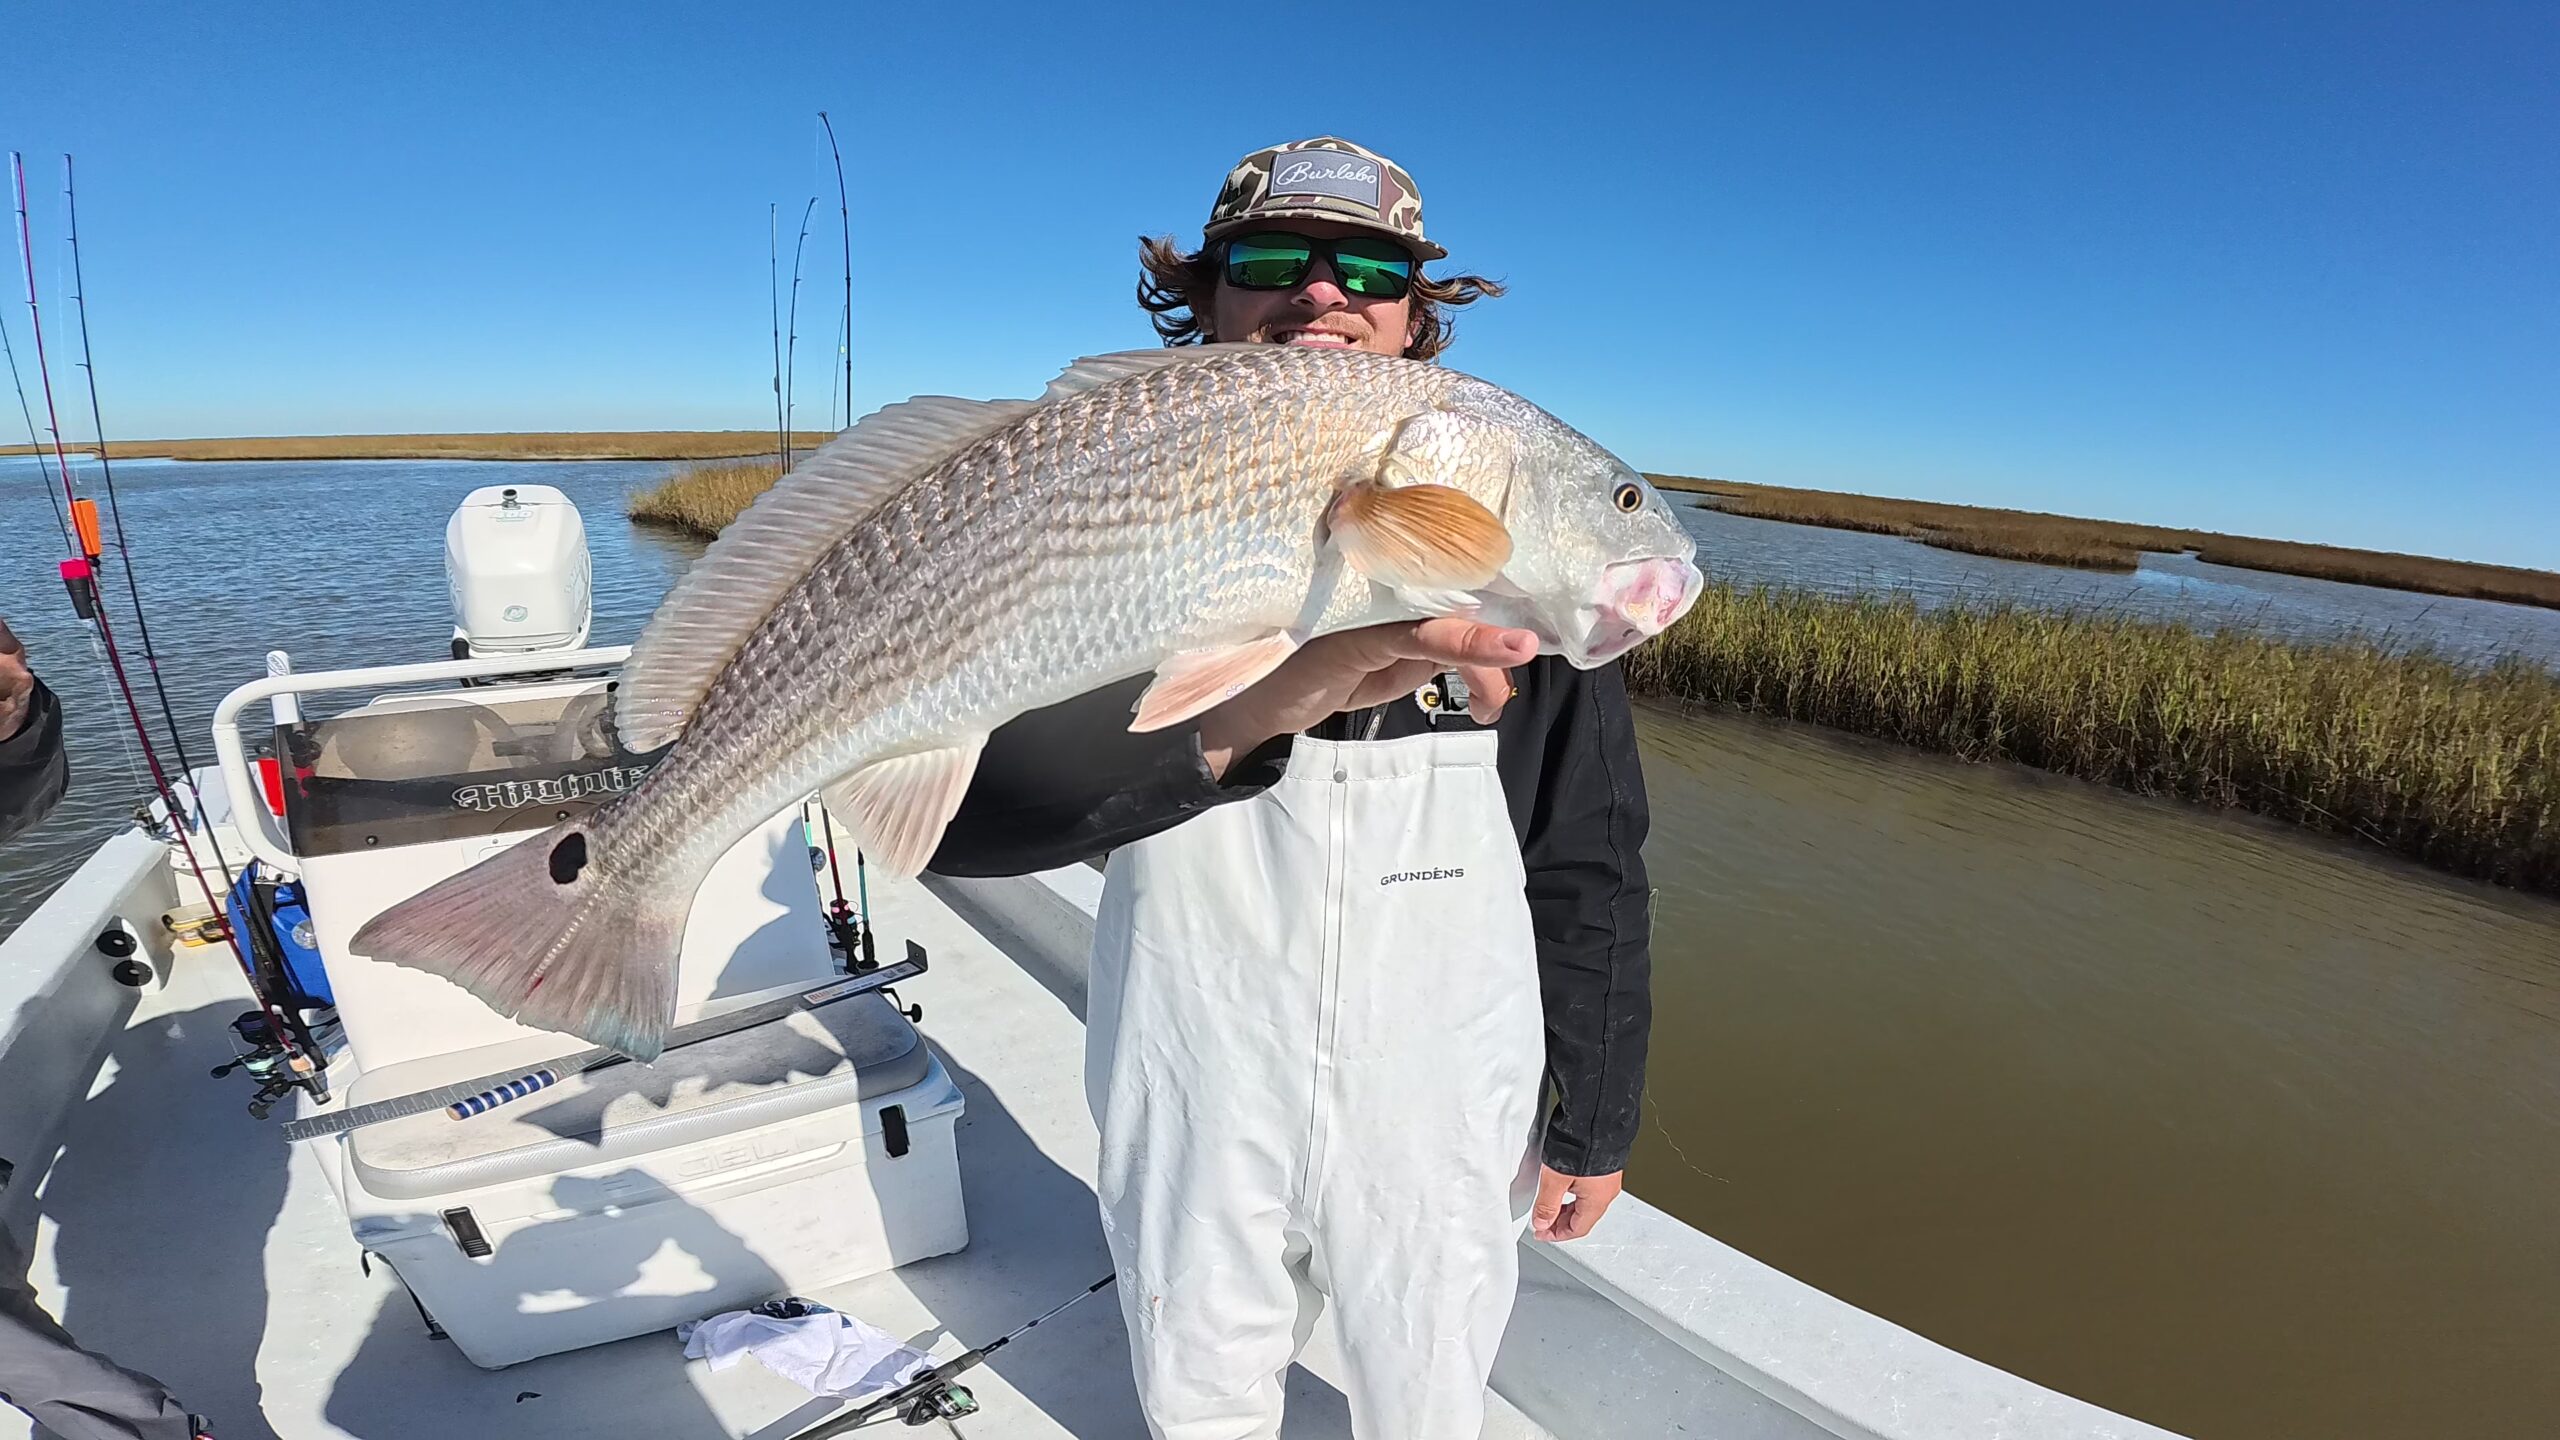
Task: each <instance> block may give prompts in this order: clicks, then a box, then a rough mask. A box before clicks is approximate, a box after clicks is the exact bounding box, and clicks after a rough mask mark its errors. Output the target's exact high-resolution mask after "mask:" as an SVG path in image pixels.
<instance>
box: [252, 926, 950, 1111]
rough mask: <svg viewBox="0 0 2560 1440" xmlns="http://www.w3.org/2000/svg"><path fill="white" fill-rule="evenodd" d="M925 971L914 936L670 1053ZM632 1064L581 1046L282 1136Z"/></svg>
mask: <svg viewBox="0 0 2560 1440" xmlns="http://www.w3.org/2000/svg"><path fill="white" fill-rule="evenodd" d="M924 972H925V954H924V947H923V946H921V945H918V944H917V943H916V942H914V941H913V940H910V941H908V942H907V958H906V959H904V960H901V961H898V962H897V963H896V964H894V965H883V966H881V967H880V968H879V969H877V970H865V971H864V972H862V973H861V974H859V975H848V976H846V977H844V978H843V979H841V980H830V981H828V982H827V983H826V984H824V985H820V986H817V987H815V988H813V989H809V990H803V991H801V992H800V993H799V994H797V995H785V996H783V997H782V998H781V999H778V1000H767V1001H765V1002H763V1003H762V1004H757V1005H749V1006H745V1007H743V1008H741V1009H737V1010H730V1011H726V1012H723V1013H721V1014H718V1015H709V1016H705V1017H703V1018H702V1019H700V1020H695V1021H692V1022H690V1023H688V1024H684V1025H679V1026H677V1027H676V1028H675V1029H673V1030H671V1031H669V1032H667V1047H666V1048H667V1050H669V1051H675V1050H681V1049H683V1048H684V1047H685V1046H687V1045H699V1044H701V1043H702V1042H703V1041H705V1040H717V1039H719V1038H720V1037H721V1036H723V1035H735V1034H737V1033H738V1032H739V1031H741V1030H752V1029H754V1028H755V1027H757V1026H759V1025H770V1024H772V1023H773V1022H774V1021H776V1020H779V1019H781V1018H783V1017H784V1016H786V1015H792V1014H796V1013H798V1012H800V1011H802V1010H815V1009H817V1008H819V1007H820V1006H823V1005H833V1004H835V1003H836V1002H838V1001H840V1000H850V999H852V998H853V997H855V996H857V995H869V994H871V993H873V992H874V991H877V990H884V989H887V988H888V987H889V986H892V985H895V984H897V983H899V982H900V981H902V980H913V979H914V978H916V977H917V976H919V975H922V974H923V973H924ZM630 1061H631V1057H630V1056H628V1055H625V1054H623V1053H622V1052H621V1051H619V1050H608V1049H606V1048H604V1047H603V1046H597V1047H595V1048H594V1049H591V1050H581V1051H579V1052H577V1053H576V1054H574V1055H563V1056H561V1057H560V1058H559V1059H557V1060H548V1061H544V1062H541V1063H540V1064H535V1065H529V1066H521V1067H518V1068H515V1069H509V1070H501V1071H498V1072H497V1073H495V1074H492V1075H482V1076H479V1077H477V1078H475V1079H470V1080H457V1081H455V1082H454V1083H453V1084H451V1085H439V1086H437V1087H436V1088H435V1089H433V1090H421V1091H418V1092H417V1093H416V1094H413V1095H400V1096H395V1097H393V1098H392V1099H389V1100H376V1101H373V1102H372V1103H370V1104H366V1105H354V1106H349V1107H348V1108H347V1109H344V1110H339V1111H334V1112H332V1113H330V1114H327V1115H314V1116H311V1117H310V1118H308V1119H304V1120H288V1121H286V1122H285V1124H284V1138H285V1139H286V1140H288V1141H292V1140H317V1139H319V1138H320V1137H321V1136H324V1135H343V1134H345V1133H347V1132H348V1131H350V1130H361V1129H363V1128H364V1127H365V1126H367V1125H379V1124H381V1123H383V1122H384V1121H386V1120H400V1119H405V1118H407V1117H409V1116H411V1115H423V1114H425V1113H427V1112H428V1111H430V1110H449V1111H451V1112H453V1116H454V1118H455V1119H457V1120H462V1119H468V1118H469V1117H471V1116H473V1115H478V1114H481V1113H483V1112H485V1111H489V1110H494V1109H496V1108H497V1107H499V1106H501V1105H504V1104H506V1103H507V1102H508V1101H510V1100H515V1099H520V1098H522V1097H523V1096H526V1095H531V1094H533V1093H534V1092H536V1091H539V1090H544V1089H548V1088H549V1087H551V1086H552V1085H554V1084H557V1083H558V1082H560V1081H562V1080H565V1079H567V1078H568V1077H570V1076H572V1075H585V1074H588V1073H590V1072H593V1071H597V1070H605V1069H610V1068H612V1067H613V1066H616V1065H625V1064H629V1063H630Z"/></svg>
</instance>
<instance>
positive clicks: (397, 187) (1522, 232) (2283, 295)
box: [0, 0, 2560, 567]
mask: <svg viewBox="0 0 2560 1440" xmlns="http://www.w3.org/2000/svg"><path fill="white" fill-rule="evenodd" d="M395 12H396V13H395ZM1368 17H1374V23H1371V22H1370V21H1369V19H1368ZM0 45H5V46H6V49H7V51H8V53H9V55H10V57H11V63H10V64H9V65H8V66H7V67H6V74H7V81H6V88H5V89H0V143H5V144H6V145H8V146H11V147H14V148H18V149H22V150H25V151H27V152H28V155H29V160H30V169H31V174H30V188H31V190H32V191H33V192H34V195H33V199H34V209H35V213H36V223H37V232H38V234H37V252H38V259H39V277H40V284H41V287H42V289H43V293H44V294H45V295H46V296H47V297H48V299H50V298H51V297H53V296H54V295H55V294H56V293H57V292H56V286H57V283H58V282H57V273H58V270H59V267H60V252H61V246H60V243H59V240H58V238H57V237H58V235H59V231H60V221H59V213H60V212H59V197H58V190H59V175H60V168H59V167H60V160H59V155H60V153H61V152H62V151H65V150H69V151H72V152H74V153H75V154H76V155H77V156H78V158H79V164H80V167H81V168H80V176H81V200H82V215H81V219H82V224H83V229H84V232H85V233H84V236H83V239H84V241H85V244H86V247H87V251H86V255H87V261H88V274H89V285H90V290H91V292H92V296H91V313H92V320H93V324H94V328H95V331H96V339H97V344H98V357H97V358H98V366H99V374H100V378H101V380H102V382H103V384H104V387H105V400H106V407H107V417H108V427H109V429H110V431H111V432H112V433H117V434H124V435H132V436H145V435H152V436H158V435H171V436H174V435H218V434H273V433H320V432H356V431H408V430H502V429H590V428H593V429H604V428H635V429H637V428H647V429H660V428H696V427H704V428H714V427H716V428H745V427H753V426H757V425H760V424H769V423H770V417H771V408H770V407H771V394H770V390H769V388H768V377H767V371H768V364H769V354H770V336H769V332H768V329H767V319H766V303H765V247H766V232H767V218H766V217H767V210H766V207H767V205H768V204H769V203H771V202H776V201H779V202H782V203H783V204H784V206H785V220H786V225H789V224H790V222H792V221H793V220H795V219H796V217H797V215H798V212H799V209H800V205H801V203H802V202H803V201H805V200H806V199H807V197H808V196H810V195H811V194H813V193H822V194H823V195H824V199H823V200H822V201H821V204H820V206H819V211H818V215H817V218H816V220H815V221H814V222H813V228H812V232H811V235H810V240H809V246H810V262H809V264H808V267H807V273H808V279H807V281H806V282H805V284H806V285H807V288H806V289H804V291H803V316H804V318H803V322H802V326H801V329H802V335H803V345H802V352H801V354H802V360H803V364H802V365H801V367H800V368H801V386H800V390H801V395H802V399H801V403H800V408H799V415H800V416H801V419H802V422H803V424H804V425H805V426H807V427H809V428H818V427H820V426H822V425H823V424H824V422H825V420H826V412H827V389H826V385H825V380H824V375H825V370H826V367H827V365H828V363H829V362H828V355H827V352H828V351H829V350H830V349H831V348H832V346H833V343H834V340H835V328H836V327H835V321H834V314H835V309H836V305H837V303H838V302H837V293H836V287H837V278H836V276H837V270H838V261H837V258H836V257H837V247H838V243H839V242H838V238H837V231H836V221H835V211H834V192H833V182H832V180H831V179H828V178H827V177H826V176H825V175H824V173H823V168H822V167H823V165H824V151H823V148H822V147H821V146H820V144H819V142H818V135H817V126H816V122H815V112H816V111H818V110H819V109H821V108H825V109H828V110H830V111H831V112H833V114H834V117H835V120H836V124H837V129H838V133H839V135H840V136H841V137H842V138H843V141H844V143H845V146H846V154H845V162H846V167H847V172H848V179H849V181H850V183H851V185H852V186H853V189H854V210H855V213H854V218H853V244H854V270H855V275H854V283H855V291H856V294H855V301H854V327H853V328H854V335H853V345H854V354H855V364H856V373H857V384H856V405H857V409H861V410H867V409H870V408H873V407H876V406H877V405H880V404H882V403H886V402H887V401H890V400H894V399H897V398H900V397H903V396H905V395H909V394H913V393H919V392H930V391H940V392H946V393H957V394H964V395H997V394H1023V393H1029V392H1031V391H1032V390H1034V389H1035V388H1036V387H1037V386H1038V385H1039V384H1040V383H1041V382H1042V381H1043V380H1044V379H1045V378H1046V376H1047V375H1049V374H1050V373H1052V372H1053V371H1055V370H1056V369H1057V368H1059V366H1060V365H1062V364H1063V363H1064V362H1065V361H1066V360H1068V359H1070V358H1072V357H1074V356H1075V355H1078V354H1082V353H1089V352H1093V351H1097V350H1106V349H1116V348H1123V347H1126V346H1131V345H1138V344H1145V343H1150V341H1151V338H1152V337H1151V335H1150V333H1149V331H1148V330H1147V329H1146V327H1145V325H1144V323H1143V317H1142V316H1141V315H1140V314H1139V312H1138V311H1137V310H1136V308H1135V307H1134V306H1133V305H1132V304H1131V302H1130V285H1131V282H1132V279H1133V277H1134V269H1133V264H1132V251H1133V242H1134V240H1135V238H1136V236H1137V235H1138V233H1139V232H1140V231H1141V230H1146V231H1153V232H1173V233H1176V234H1178V235H1183V236H1185V237H1186V238H1196V236H1197V233H1198V225H1199V223H1200V219H1201V217H1202V215H1203V213H1204V212H1205V211H1206V209H1207V207H1208V204H1209V201H1210V199H1211V198H1212V196H1213V195H1214V193H1215V190H1216V187H1217V183H1218V181H1219V179H1220V177H1221V176H1222V175H1223V174H1224V173H1225V170H1226V167H1227V166H1228V165H1229V164H1230V163H1231V162H1232V161H1233V160H1234V159H1235V157H1236V156H1238V155H1240V154H1241V153H1243V152H1244V151H1246V150H1249V149H1252V148H1254V147H1256V146H1259V145H1263V144H1267V143H1271V142H1273V141H1276V140H1280V139H1284V138H1293V137H1297V136H1303V135H1308V134H1315V133H1321V132H1328V131H1330V132H1335V133H1341V134H1345V135H1349V136H1351V137H1352V138H1354V139H1358V140H1361V141H1362V142H1364V143H1366V144H1369V145H1371V146H1373V147H1376V148H1378V149H1381V150H1384V151H1386V152H1387V153H1389V154H1390V155H1393V156H1395V157H1396V158H1397V159H1399V160H1400V161H1402V162H1403V163H1404V164H1406V165H1407V166H1408V167H1409V168H1410V169H1412V170H1413V171H1414V172H1415V174H1416V177H1417V179H1418V181H1419V182H1420V185H1421V187H1422V190H1423V193H1424V196H1425V199H1426V202H1427V216H1428V224H1429V227H1430V229H1431V231H1432V233H1433V234H1434V235H1435V237H1438V238H1440V239H1441V240H1442V241H1443V242H1444V243H1446V244H1448V245H1449V246H1450V248H1451V249H1452V251H1453V252H1454V255H1453V259H1452V262H1451V263H1452V264H1459V265H1463V266H1464V267H1465V268H1468V269H1473V270H1478V271H1481V272H1484V273H1487V274H1491V275H1495V276H1498V277H1501V278H1503V279H1505V280H1507V281H1509V282H1510V283H1511V285H1512V287H1513V293H1512V294H1511V295H1509V296H1507V297H1505V298H1504V299H1502V300H1499V301H1496V302H1492V303H1490V304H1488V305H1485V306H1483V307H1480V308H1479V309H1478V310H1477V311H1475V312H1474V313H1471V314H1469V315H1467V316H1466V317H1465V319H1464V320H1463V322H1462V323H1461V325H1460V334H1461V337H1462V338H1461V340H1460V343H1459V345H1458V347H1457V348H1456V350H1455V351H1454V352H1452V354H1451V355H1450V357H1449V358H1450V361H1451V363H1453V364H1455V365H1457V366H1458V367H1459V368H1462V369H1466V370H1469V371H1471V372H1473V373H1477V374H1481V375H1483V376H1485V377H1486V378H1488V379H1492V380H1495V381H1498V382H1500V383H1503V384H1506V385H1509V386H1511V387H1513V388H1514V389H1517V390H1519V391H1520V392H1522V393H1523V394H1526V395H1528V396H1529V397H1530V398H1532V399H1534V400H1536V401H1538V402H1539V403H1541V404H1543V405H1545V406H1546V407H1547V408H1548V409H1550V410H1553V411H1555V412H1556V413H1558V414H1560V415H1562V416H1563V417H1565V418H1566V419H1567V420H1569V421H1571V422H1573V423H1574V424H1576V425H1578V426H1580V427H1581V428H1583V429H1584V430H1586V431H1588V432H1589V433H1591V434H1592V435H1594V436H1595V437H1597V438H1599V439H1600V440H1601V441H1602V442H1603V443H1605V444H1607V445H1609V446H1610V447H1611V448H1613V449H1615V450H1616V451H1617V452H1618V453H1619V454H1621V455H1623V456H1624V457H1626V458H1627V459H1628V460H1629V461H1631V462H1633V463H1634V464H1636V465H1638V466H1640V467H1643V468H1646V469H1652V470H1661V471H1672V472H1684V473H1691V474H1714V475H1723V476H1730V477H1733V478H1737V479H1745V480H1757V481H1763V482H1770V483H1780V484H1801V485H1818V486H1826V487H1834V488H1842V489H1853V490H1863V491H1869V492H1873V493H1880V494H1892V495H1910V496H1921V497H1927V498H1935V499H1948V500H1964V501H1974V502H1982V503H1989V504H2000V505H2019V506H2028V507H2033V508H2040V509H2051V510H2059V511H2065V512H2070V513H2078V514H2090V515H2101V516H2108V517H2115V518H2124V519H2138V520H2148V521H2156V522H2163V523H2173V524H2185V525H2196V526H2203V527H2208V528H2216V529H2226V530H2232V531H2239V532H2245V533H2255V534H2268V535H2278V536H2285V537H2292V538H2305V539H2319V540H2328V541H2335V542H2339V543H2346V544H2355V545H2370V546H2379V547H2383V548H2391V549H2410V550H2418V551H2425V552H2431V553H2438V554H2450V555H2458V556H2463V557H2467V558H2476V559H2487V560H2499V561H2505V562H2509V563H2519V564H2531V565H2540V566H2546V567H2560V399H2555V397H2560V280H2555V276H2560V85H2556V84H2555V83H2554V82H2553V80H2552V79H2551V78H2550V77H2551V76H2552V75H2553V74H2554V73H2555V72H2560V7H2555V6H2552V5H2550V4H2548V3H2540V4H2519V5H2507V6H2502V5H2495V4H2471V3H2466V4H2462V5H2451V6H2445V5H2423V4H2407V5H2388V6H2386V5H2361V4H2336V3H2329V4H2250V5H2232V4H2218V5H2170V4H2154V3H2141V4H2121V5H2111V6H2082V5H2051V4H2016V5H2005V6H1970V7H1968V6H1954V5H1950V6H1914V5H1907V4H1875V5H1847V4H1842V5H1802V6H1767V5H1754V6H1747V7H1746V6H1724V5H1710V6H1667V7H1660V8H1644V7H1592V8H1587V9H1583V10H1579V11H1570V12H1569V11H1568V10H1567V9H1566V8H1565V7H1534V8H1531V7H1524V8H1521V9H1518V10H1507V9H1504V8H1502V7H1495V6H1474V7H1465V8H1460V7H1420V8H1417V7H1411V6H1386V5H1380V6H1376V7H1374V8H1372V9H1364V8H1363V7H1360V6H1358V5H1341V4H1336V5H1330V6H1312V7H1311V6H1303V5H1256V4H1252V3H1249V0H1225V3H1221V4H1213V5H1205V6H1167V5H1163V4H1160V3H1159V4H1152V5H1147V6H1131V7H1105V6H1087V5H1056V4H1050V5H1041V6H1025V7H1002V6H992V7H990V6H960V5H937V6H914V5H909V6H897V7H888V6H875V5H862V4H815V3H813V4H805V5H771V4H756V3H731V4H724V5H719V6H676V5H657V4H643V3H620V4H612V5H605V4H578V5H570V4H561V5H524V4H504V5H497V4H462V3H455V4H442V5H436V6H425V5H361V6H351V5H343V4H327V5H323V4H309V3H276V4H261V5H257V6H231V5H218V6H217V5H203V4H200V3H188V4H179V3H116V4H107V3H62V0H36V3H33V4H20V5H17V6H13V7H11V10H10V14H9V16H8V18H7V19H6V21H5V32H0ZM822 187H823V188H822ZM784 243H785V245H786V247H787V246H788V245H789V243H790V231H789V230H788V229H786V233H785V237H784ZM12 258H14V256H13V257H12ZM11 284H12V286H13V287H14V286H15V284H16V281H15V280H14V278H13V279H12V281H11ZM8 318H9V321H10V323H11V325H12V326H13V327H14V328H13V333H14V334H15V335H16V336H17V337H18V339H19V341H20V343H21V344H22V345H23V343H24V340H25V330H24V310H23V307H21V306H15V305H13V306H11V307H10V310H9V316H8ZM65 319H67V315H65V316H62V317H59V318H57V317H51V316H49V321H50V323H49V326H48V329H49V331H50V330H52V329H54V328H55V327H56V326H58V325H60V324H61V323H62V322H63V320H65ZM71 428H72V431H73V433H75V434H80V433H85V429H86V427H85V423H84V424H80V425H74V426H72V427H71ZM6 503H8V504H11V505H14V504H16V503H18V502H17V501H16V500H10V501H7V502H6Z"/></svg>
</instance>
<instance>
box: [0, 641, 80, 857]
mask: <svg viewBox="0 0 2560 1440" xmlns="http://www.w3.org/2000/svg"><path fill="white" fill-rule="evenodd" d="M70 788H71V762H70V760H68V759H67V758H65V757H64V755H63V753H62V702H61V701H59V700H56V699H54V698H53V692H52V691H50V690H47V689H46V688H44V682H43V681H42V680H38V681H37V682H36V693H35V694H34V695H33V696H32V697H30V698H29V699H28V701H27V715H26V719H25V720H24V721H22V722H21V723H20V724H19V726H18V733H17V734H15V735H10V736H7V737H0V841H7V840H9V839H12V838H14V837H15V836H16V835H17V834H18V832H19V831H21V830H32V829H34V828H35V826H36V823H37V822H38V821H40V820H42V819H44V817H45V816H47V815H49V814H51V813H52V812H53V807H54V806H55V805H56V804H57V803H59V802H60V801H61V799H62V792H64V791H65V790H68V789H70Z"/></svg>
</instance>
